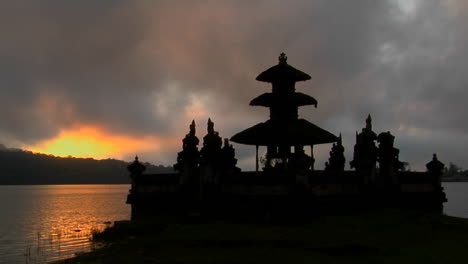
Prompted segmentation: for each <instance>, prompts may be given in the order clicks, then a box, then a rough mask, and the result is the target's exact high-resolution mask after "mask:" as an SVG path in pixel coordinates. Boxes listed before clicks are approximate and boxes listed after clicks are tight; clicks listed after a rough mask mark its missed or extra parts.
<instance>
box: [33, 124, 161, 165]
mask: <svg viewBox="0 0 468 264" xmlns="http://www.w3.org/2000/svg"><path fill="white" fill-rule="evenodd" d="M157 141H158V140H157V139H156V138H155V137H144V138H134V137H130V136H125V135H113V134H110V133H108V132H106V131H104V130H103V129H101V128H99V127H96V126H81V127H78V128H75V129H69V130H64V131H62V132H60V133H59V135H58V136H57V137H55V138H53V139H50V140H46V141H43V142H41V143H39V144H37V145H34V146H26V148H27V149H29V150H31V151H32V152H37V153H45V154H51V155H54V156H60V157H67V156H73V157H80V158H95V159H106V158H118V159H121V158H122V157H123V156H124V155H126V154H128V153H129V152H140V151H151V150H153V151H154V150H157V149H158V148H159V147H160V146H159V145H158V144H157Z"/></svg>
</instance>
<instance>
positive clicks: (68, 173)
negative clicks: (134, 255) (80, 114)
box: [0, 144, 173, 185]
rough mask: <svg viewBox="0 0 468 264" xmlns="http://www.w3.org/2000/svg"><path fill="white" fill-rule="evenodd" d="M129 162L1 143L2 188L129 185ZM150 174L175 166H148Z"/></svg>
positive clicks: (165, 171)
mask: <svg viewBox="0 0 468 264" xmlns="http://www.w3.org/2000/svg"><path fill="white" fill-rule="evenodd" d="M128 165H129V163H128V162H125V161H121V160H115V159H106V160H95V159H91V158H74V157H67V158H62V157H56V156H53V155H45V154H35V153H32V152H30V151H24V150H20V149H11V148H6V147H5V146H4V145H2V144H0V185H21V184H120V183H130V178H129V172H128V171H127V166H128ZM145 166H146V172H147V173H167V172H173V169H172V167H165V166H161V165H160V166H155V165H152V164H149V163H145Z"/></svg>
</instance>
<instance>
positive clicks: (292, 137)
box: [231, 53, 338, 146]
mask: <svg viewBox="0 0 468 264" xmlns="http://www.w3.org/2000/svg"><path fill="white" fill-rule="evenodd" d="M310 78H311V77H310V76H309V75H308V74H307V73H304V72H302V71H300V70H298V69H296V68H294V67H292V66H291V65H289V64H288V63H287V57H286V55H285V54H284V53H282V54H281V55H280V57H279V63H278V65H275V66H273V67H271V68H269V69H268V70H266V71H264V72H262V73H260V75H258V77H257V80H258V81H262V82H269V83H271V84H272V92H271V93H264V94H262V95H260V96H258V97H256V98H255V99H253V100H252V101H251V102H250V105H253V106H264V107H268V108H270V119H269V120H268V121H266V122H263V123H259V124H257V125H254V126H252V127H250V128H247V129H245V130H244V131H242V132H239V133H237V134H236V135H234V136H233V137H232V138H231V141H234V142H237V143H241V144H247V145H256V146H298V145H302V146H308V145H310V146H313V145H317V144H323V143H332V142H336V141H338V138H337V137H336V136H335V135H333V134H332V133H330V132H328V131H326V130H325V129H322V128H320V127H318V126H316V125H314V124H312V123H310V122H309V121H307V120H305V119H301V118H299V115H298V108H299V106H305V105H314V106H315V107H317V100H316V99H315V98H313V97H311V96H309V95H306V94H303V93H299V92H296V91H295V90H296V89H295V84H296V82H298V81H306V80H310Z"/></svg>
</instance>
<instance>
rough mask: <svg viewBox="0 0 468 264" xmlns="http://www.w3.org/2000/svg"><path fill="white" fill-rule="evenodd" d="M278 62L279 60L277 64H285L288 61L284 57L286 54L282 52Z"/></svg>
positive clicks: (286, 57)
mask: <svg viewBox="0 0 468 264" xmlns="http://www.w3.org/2000/svg"><path fill="white" fill-rule="evenodd" d="M278 60H279V64H286V63H287V61H288V56H286V54H284V52H282V53H281V54H280V56H279V57H278Z"/></svg>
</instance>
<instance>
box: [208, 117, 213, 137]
mask: <svg viewBox="0 0 468 264" xmlns="http://www.w3.org/2000/svg"><path fill="white" fill-rule="evenodd" d="M213 133H214V123H213V121H211V118H208V134H213Z"/></svg>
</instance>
